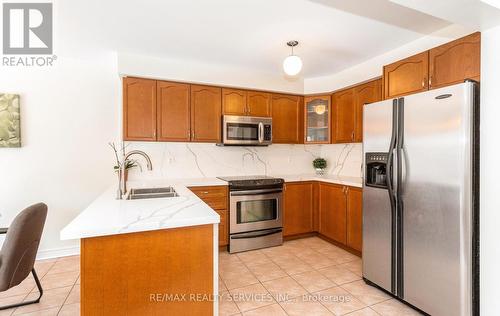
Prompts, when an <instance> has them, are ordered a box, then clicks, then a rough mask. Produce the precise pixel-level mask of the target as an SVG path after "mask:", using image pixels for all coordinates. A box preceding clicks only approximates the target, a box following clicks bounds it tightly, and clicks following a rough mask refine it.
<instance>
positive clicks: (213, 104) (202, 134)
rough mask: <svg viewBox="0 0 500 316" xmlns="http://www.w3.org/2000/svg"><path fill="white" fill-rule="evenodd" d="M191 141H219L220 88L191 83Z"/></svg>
mask: <svg viewBox="0 0 500 316" xmlns="http://www.w3.org/2000/svg"><path fill="white" fill-rule="evenodd" d="M190 103H191V141H193V142H207V143H218V142H221V116H222V107H221V88H217V87H210V86H198V85H191V100H190Z"/></svg>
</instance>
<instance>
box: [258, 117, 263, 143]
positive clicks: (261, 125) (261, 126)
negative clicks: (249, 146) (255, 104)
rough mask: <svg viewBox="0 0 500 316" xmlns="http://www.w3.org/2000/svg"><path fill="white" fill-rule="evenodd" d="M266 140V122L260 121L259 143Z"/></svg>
mask: <svg viewBox="0 0 500 316" xmlns="http://www.w3.org/2000/svg"><path fill="white" fill-rule="evenodd" d="M262 142H264V124H263V123H262V122H259V143H262Z"/></svg>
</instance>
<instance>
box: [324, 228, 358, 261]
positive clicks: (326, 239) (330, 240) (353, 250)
mask: <svg viewBox="0 0 500 316" xmlns="http://www.w3.org/2000/svg"><path fill="white" fill-rule="evenodd" d="M317 236H318V237H319V238H321V239H323V240H325V241H328V242H329V243H331V244H333V245H335V246H337V247H339V248H342V249H344V250H345V251H348V252H350V253H352V254H353V255H355V256H358V257H360V258H361V257H362V255H361V251H357V250H356V249H352V248H351V247H348V246H346V245H344V244H342V243H339V242H338V241H335V240H333V239H331V238H328V237H327V236H325V235H322V234H320V233H317Z"/></svg>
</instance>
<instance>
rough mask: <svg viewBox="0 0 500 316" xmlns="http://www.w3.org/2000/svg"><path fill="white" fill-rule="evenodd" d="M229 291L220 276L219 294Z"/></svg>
mask: <svg viewBox="0 0 500 316" xmlns="http://www.w3.org/2000/svg"><path fill="white" fill-rule="evenodd" d="M224 291H227V287H226V285H225V284H224V281H222V279H221V277H220V276H219V292H224Z"/></svg>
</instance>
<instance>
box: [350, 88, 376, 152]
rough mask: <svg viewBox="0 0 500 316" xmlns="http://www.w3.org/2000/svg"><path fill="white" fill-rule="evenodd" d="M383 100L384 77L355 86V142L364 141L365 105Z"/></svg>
mask: <svg viewBox="0 0 500 316" xmlns="http://www.w3.org/2000/svg"><path fill="white" fill-rule="evenodd" d="M380 100H382V79H377V80H373V81H370V82H367V83H365V84H362V85H359V86H357V87H355V88H354V109H355V113H354V121H355V123H354V142H357V143H360V142H362V141H363V106H364V105H365V104H368V103H373V102H378V101H380Z"/></svg>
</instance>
